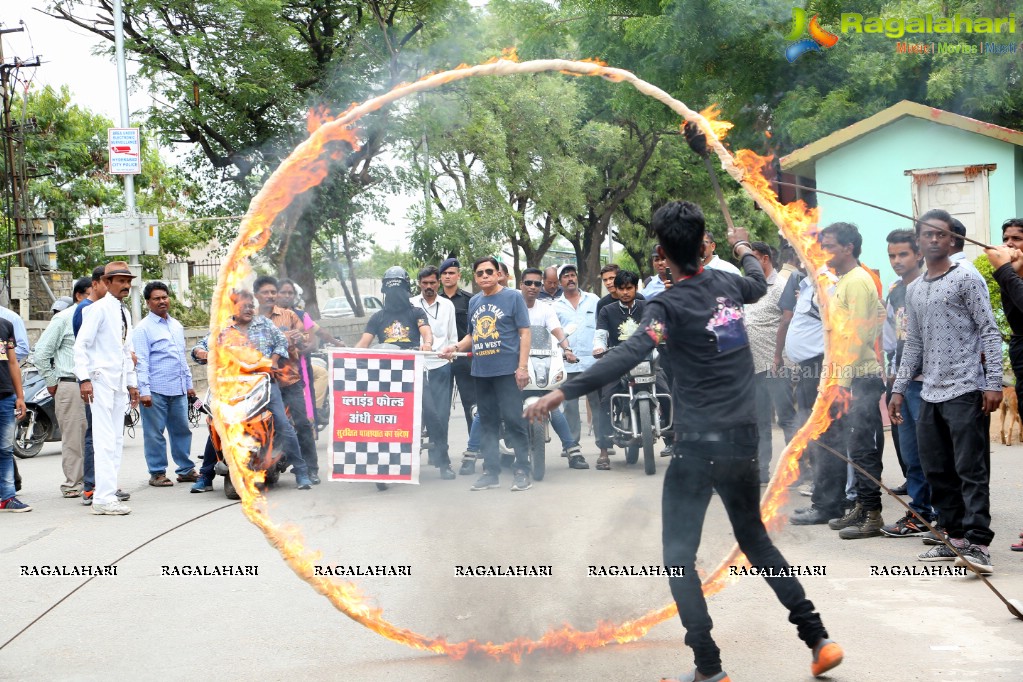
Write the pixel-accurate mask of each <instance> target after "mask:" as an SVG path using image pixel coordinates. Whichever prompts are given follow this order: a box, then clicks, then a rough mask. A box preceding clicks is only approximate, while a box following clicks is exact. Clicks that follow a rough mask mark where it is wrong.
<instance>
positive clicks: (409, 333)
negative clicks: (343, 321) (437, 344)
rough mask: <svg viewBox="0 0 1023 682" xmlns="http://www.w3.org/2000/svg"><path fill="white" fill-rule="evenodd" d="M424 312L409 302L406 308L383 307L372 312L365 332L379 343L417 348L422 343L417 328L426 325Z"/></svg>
mask: <svg viewBox="0 0 1023 682" xmlns="http://www.w3.org/2000/svg"><path fill="white" fill-rule="evenodd" d="M428 324H429V322H428V321H427V319H426V312H425V311H424V310H423V309H422V308H416V307H414V306H413V305H412V304H411V303H410V304H409V306H408V308H402V309H401V310H398V311H391V310H387V309H386V308H384V309H383V310H378V311H377V312H375V313H373V317H371V318H369V322H367V323H366V330H365V331H366V333H367V334H372V335H373V336H375V337H376V338H377V341H379V342H380V343H392V344H394V345H395V346H397V347H398V348H406V349H408V348H412V349H418V348H419V346H420V345H421V344H422V340H421V336H420V334H419V328H420V327H421V326H424V325H428Z"/></svg>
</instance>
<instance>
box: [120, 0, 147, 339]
mask: <svg viewBox="0 0 1023 682" xmlns="http://www.w3.org/2000/svg"><path fill="white" fill-rule="evenodd" d="M114 54H115V56H116V58H117V98H118V101H119V103H120V105H121V127H122V128H128V127H130V126H131V118H130V117H129V115H128V70H127V67H126V66H125V63H124V12H123V10H122V9H121V0H114ZM124 212H125V213H126V214H127V215H128V219H129V220H130V221H132V222H133V223H134V225H135V226H136V229H139V230H141V223H140V222H139V220H138V214H137V213H136V212H135V176H134V175H130V174H126V175H125V176H124ZM128 264H129V265H131V266H132V268H131V269H132V270H136V269H138V266H139V257H138V256H137V255H135V254H132V255H130V256H128ZM141 275H142V273H141V272H139V273H138V276H139V280H138V281H139V282H141V281H142V277H141ZM131 316H132V321H133V323H134V324H138V323H139V320H141V319H142V297H141V296H140V295H139V284H138V283H136V284H134V285H133V286H132V288H131Z"/></svg>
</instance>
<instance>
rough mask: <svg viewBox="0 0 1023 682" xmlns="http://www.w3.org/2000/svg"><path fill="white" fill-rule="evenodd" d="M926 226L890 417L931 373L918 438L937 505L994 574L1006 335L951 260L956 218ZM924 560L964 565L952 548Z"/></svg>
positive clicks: (921, 229) (938, 213)
mask: <svg viewBox="0 0 1023 682" xmlns="http://www.w3.org/2000/svg"><path fill="white" fill-rule="evenodd" d="M920 221H921V222H920V223H917V227H916V232H917V239H918V241H919V244H920V251H921V253H922V254H923V256H924V259H925V261H926V263H927V272H926V273H925V274H924V275H923V276H922V277H919V278H918V279H917V280H916V281H914V282H913V283H912V284H910V285H909V288H908V290H907V293H906V313H907V322H908V330H907V338H906V345H905V349H904V351H903V356H902V364H901V365H900V366H899V372H898V376H897V377H896V379H895V386H894V387H893V389H892V400H891V402H890V404H889V407H888V411H889V414H890V416H891V419H892V423H894V424H900V423H902V401H903V394H904V393H905V391H906V387H907V385H908V384H909V381H910V380H911V379H912V378H913V377H914V376H916V375H917V374H918V373H922V374H923V390H922V391H921V397H922V398H923V401H922V405H921V408H920V418H919V419H918V420H917V440H918V442H919V446H920V447H919V449H920V464H921V465H922V467H923V470H924V475H925V476H926V477H927V482H928V483H929V484H930V486H931V491H932V503H933V504H934V506H935V507H936V508H937V510H938V517H939V522H940V524H941V525H942V527H943V528H944V529H945V532H946V533H948V537H949V541H950V542H951V543H952V545H954V546H955V547H956V549H958V550H959V552H960V553H961V554H962V555H963V556H964V557H965V558H966V562H968V563H970V564H972V565H973V566H974V567H975V568H976V569H978V570H979V571H981V572H982V573H985V574H990V573H993V572H994V568H993V567H992V565H991V557H990V554H989V550H988V545H989V544H990V543H991V540H992V539H993V538H994V533H993V532H992V530H991V511H990V491H989V481H990V470H989V466H990V458H989V456H988V445H987V443H988V441H987V438H986V434H987V430H988V424H989V421H988V420H989V417H988V415H990V414H991V413H992V412H994V411H995V410H997V409H998V405H999V403H1000V402H1001V399H1002V338H1001V336H1000V335H999V333H998V328H997V327H996V326H995V320H994V315H993V314H992V312H991V302H990V300H989V299H988V297H987V296H986V295H985V291H984V289H983V288H982V287H981V285H980V284H979V283H978V282H977V279H976V278H975V277H973V276H972V275H971V274H970V273H969V272H968V271H967V270H966V269H965V268H963V267H962V266H960V265H956V264H955V263H953V262H952V261H951V260H949V254H950V253H951V251H952V243H953V237H952V236H951V235H950V234H949V233H948V232H946V231H942V229H939V228H943V229H944V230H949V229H950V228H951V227H952V216H950V215H949V214H948V213H947V212H946V211H943V210H941V209H934V210H931V211H928V212H927V213H925V214H923V215H922V216H921V217H920ZM982 358H983V364H982V362H981V359H982ZM919 558H920V560H921V561H952V560H955V562H956V564H957V565H960V566H963V565H965V563H964V562H963V560H962V559H959V558H957V557H956V555H955V553H954V552H953V551H952V550H950V549H949V548H948V547H946V546H945V545H943V544H938V545H935V546H933V547H932V548H931V549H930V550H929V551H927V552H924V553H923V554H921V555H920V556H919Z"/></svg>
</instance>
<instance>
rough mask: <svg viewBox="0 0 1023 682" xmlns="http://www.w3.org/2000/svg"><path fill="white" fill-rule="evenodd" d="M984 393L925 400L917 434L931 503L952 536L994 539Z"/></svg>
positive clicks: (988, 541) (978, 542)
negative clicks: (938, 400) (929, 489)
mask: <svg viewBox="0 0 1023 682" xmlns="http://www.w3.org/2000/svg"><path fill="white" fill-rule="evenodd" d="M982 404H983V394H982V393H981V392H980V391H972V392H970V393H967V394H965V395H961V396H959V397H958V398H952V399H951V400H946V401H945V402H941V403H930V402H927V401H926V400H924V401H922V404H921V406H920V419H919V420H917V423H916V437H917V441H918V443H919V450H920V466H921V467H922V468H923V470H924V476H926V477H927V483H929V484H930V486H931V504H932V505H933V506H934V507H935V508H936V509H937V510H938V521H939V523H940V524H941V525H942V526H944V528H945V530H946V531H947V532H948V534H949V537H953V538H964V537H965V538H966V539H967V540H969V541H970V542H971V543H973V544H976V545H988V544H991V540H992V539H993V538H994V537H995V534H994V532H993V531H992V530H991V494H990V488H989V484H990V469H989V465H988V441H987V438H986V434H987V426H986V424H987V423H988V420H987V419H985V418H984V417H985V416H986V415H985V414H984V412H983V410H982V409H981V407H982Z"/></svg>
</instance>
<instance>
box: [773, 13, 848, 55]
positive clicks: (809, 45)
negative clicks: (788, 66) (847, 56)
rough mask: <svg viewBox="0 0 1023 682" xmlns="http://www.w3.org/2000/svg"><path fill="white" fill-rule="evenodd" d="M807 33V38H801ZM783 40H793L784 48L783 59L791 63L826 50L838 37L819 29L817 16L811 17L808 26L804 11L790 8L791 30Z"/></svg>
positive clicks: (833, 44)
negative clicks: (806, 55) (808, 35)
mask: <svg viewBox="0 0 1023 682" xmlns="http://www.w3.org/2000/svg"><path fill="white" fill-rule="evenodd" d="M807 33H809V34H810V37H809V38H803V37H802V36H804V35H805V34H807ZM785 40H790V41H792V40H794V41H796V42H794V43H791V44H790V45H789V46H788V47H786V48H785V58H786V59H788V60H789V63H792V62H794V61H796V60H797V59H799V58H800V57H801V56H803V55H804V54H806V53H807V52H821V51H822V48H823V49H827V48H831V47H834V46H835V43H837V42H838V36H836V35H835V34H834V33H830V32H829V31H825V30H824V29H823V28H821V25H820V23H819V22H818V19H817V15H816V14H815V15H813V18H812V19H810V22H809V24H807V21H806V10H805V9H803V8H802V7H793V8H792V30H791V31H789V34H788V35H787V36H785Z"/></svg>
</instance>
